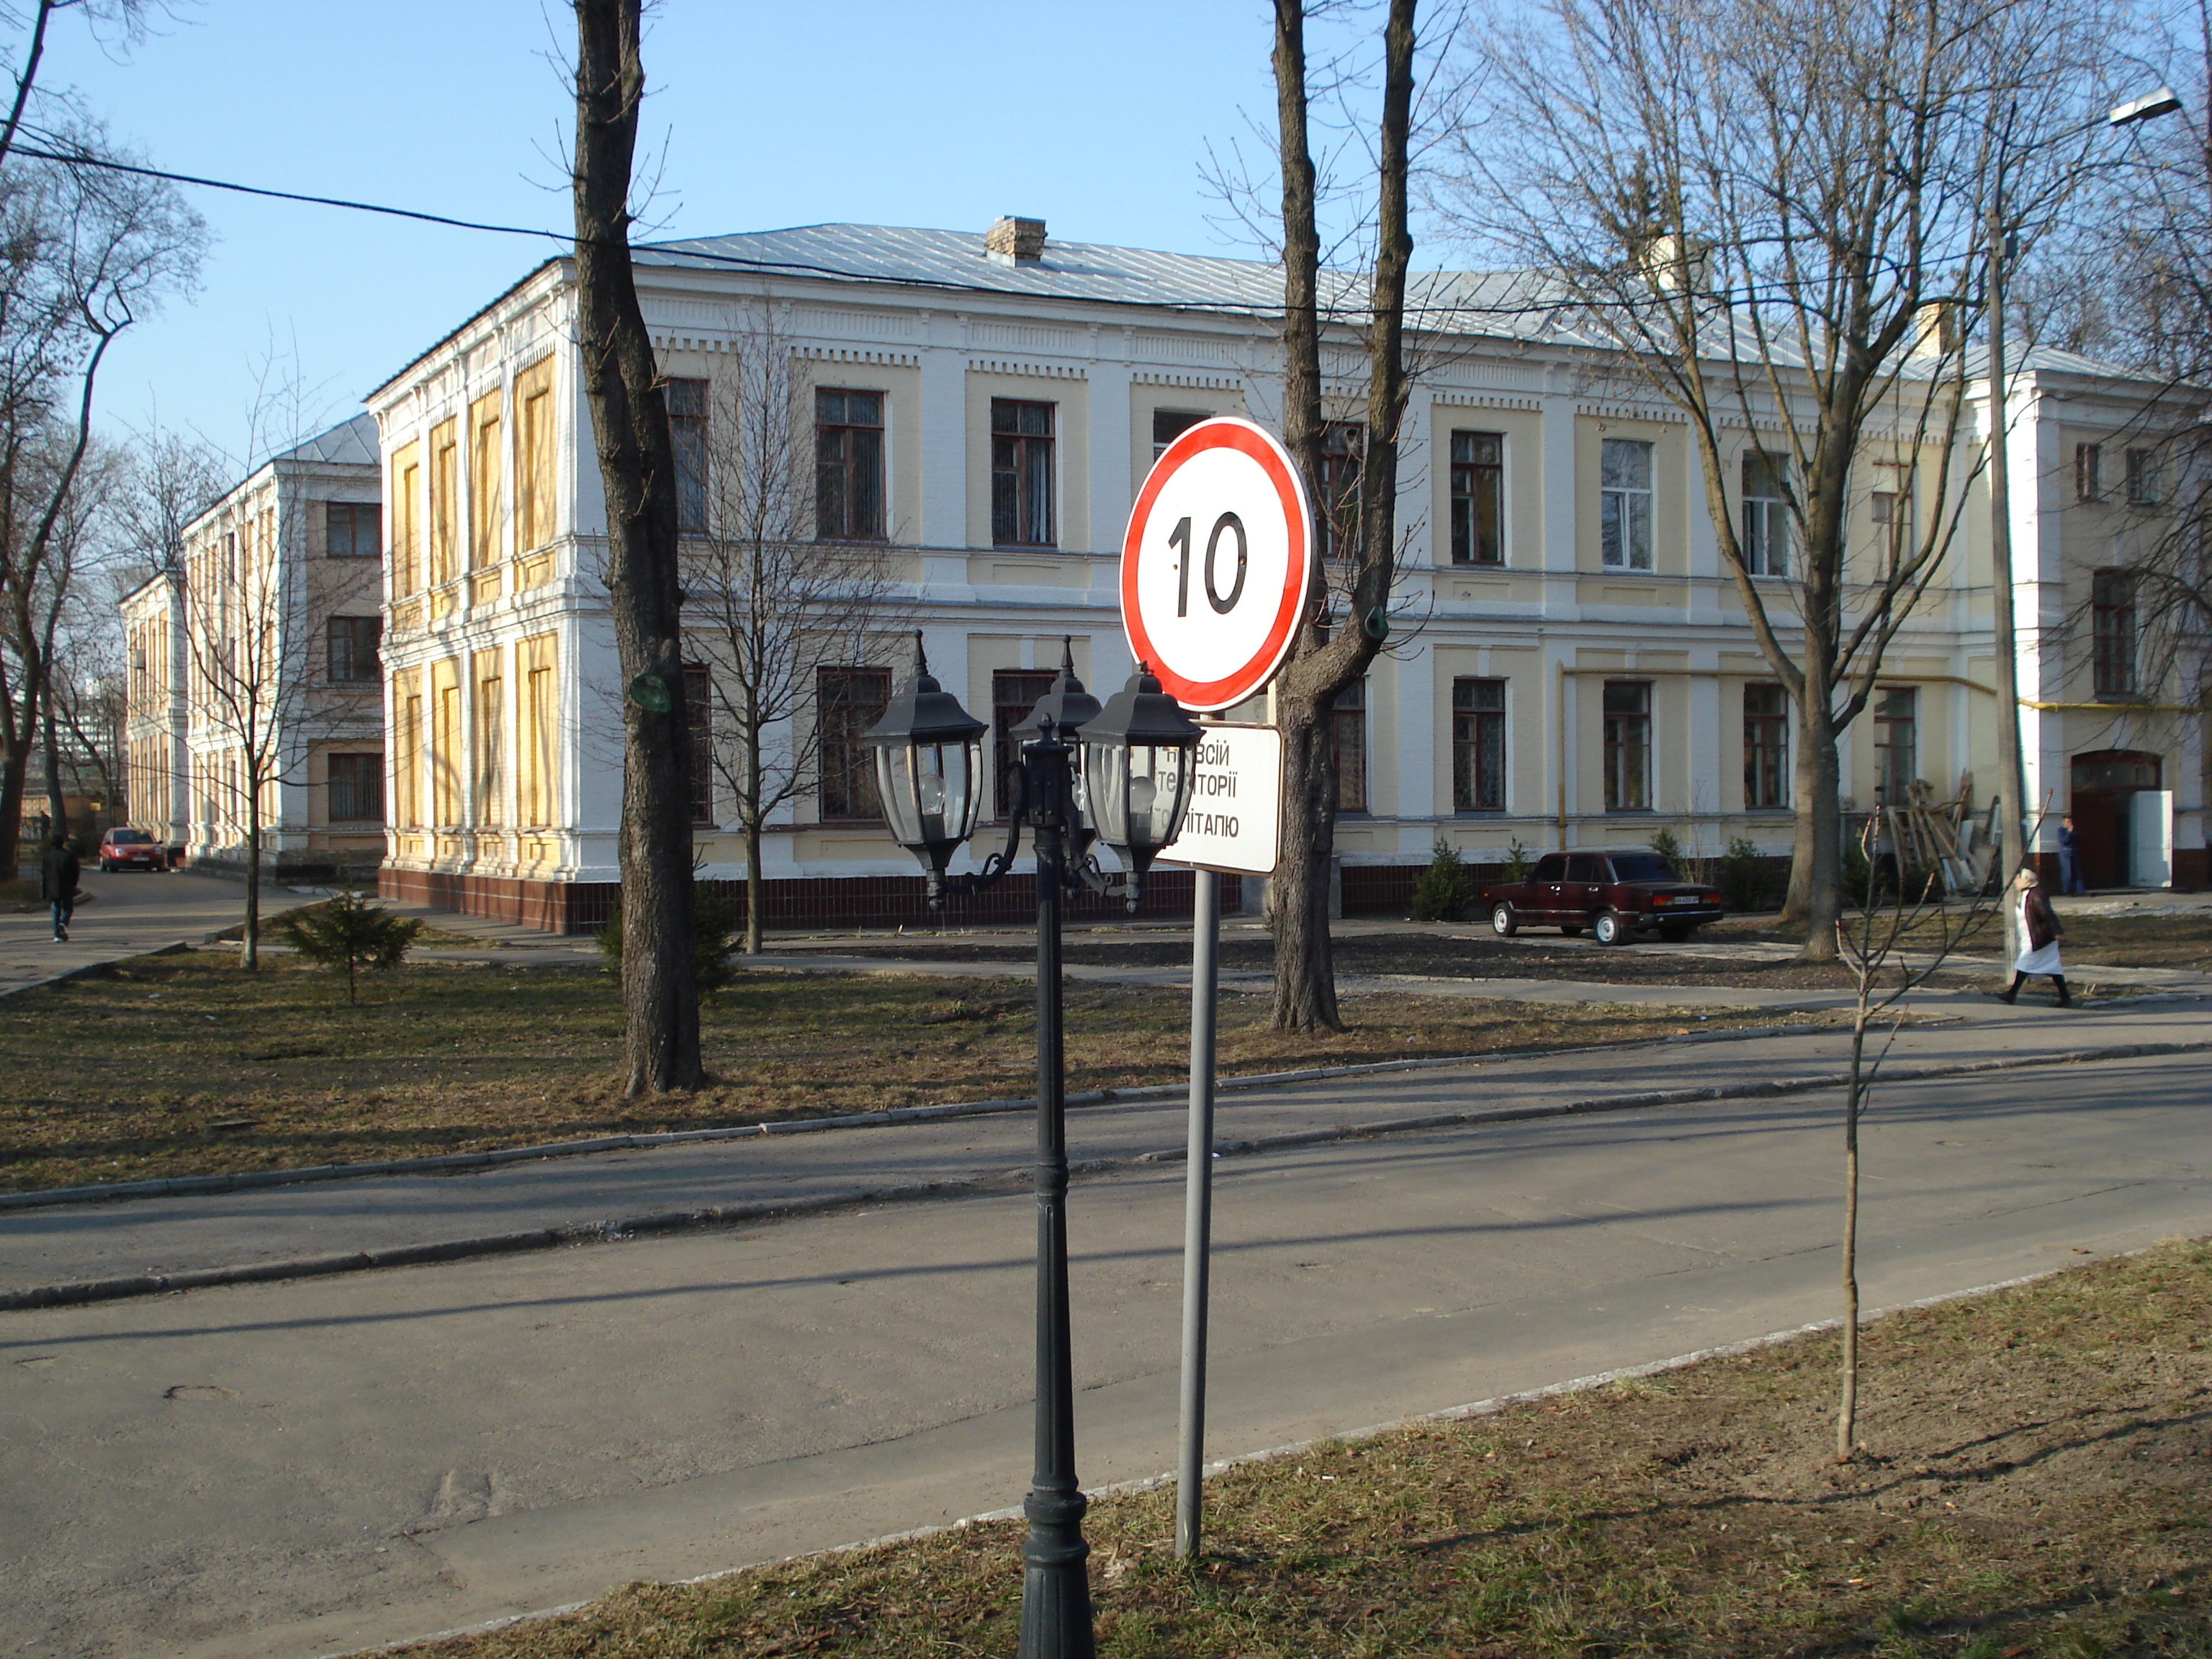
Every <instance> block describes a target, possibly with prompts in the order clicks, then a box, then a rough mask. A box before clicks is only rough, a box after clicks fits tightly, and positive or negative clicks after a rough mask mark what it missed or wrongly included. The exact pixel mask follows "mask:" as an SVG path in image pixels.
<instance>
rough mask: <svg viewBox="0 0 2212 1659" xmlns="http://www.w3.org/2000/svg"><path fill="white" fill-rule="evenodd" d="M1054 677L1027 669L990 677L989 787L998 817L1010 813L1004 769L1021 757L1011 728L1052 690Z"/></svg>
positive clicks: (1010, 787) (1009, 791) (1010, 795)
mask: <svg viewBox="0 0 2212 1659" xmlns="http://www.w3.org/2000/svg"><path fill="white" fill-rule="evenodd" d="M1053 678H1054V676H1052V675H1051V674H1048V673H1045V672H1042V671H1035V670H1030V669H1021V668H1010V669H1002V670H1000V671H999V672H997V673H995V674H994V675H992V676H991V787H993V788H994V789H995V790H996V791H997V792H998V794H997V800H998V809H999V816H1000V817H1002V818H1003V817H1006V816H1007V815H1008V814H1009V813H1011V812H1012V810H1013V792H1014V786H1013V785H1012V784H1011V783H1009V782H1008V781H1007V780H1006V770H1007V769H1008V768H1009V767H1012V766H1013V765H1015V764H1016V763H1018V762H1019V761H1020V759H1021V757H1022V750H1021V745H1020V744H1018V743H1016V742H1015V741H1014V728H1015V727H1016V726H1019V725H1020V724H1021V723H1022V722H1023V721H1024V720H1027V719H1028V718H1029V717H1030V710H1031V709H1033V708H1036V706H1037V699H1038V698H1040V697H1042V696H1044V694H1045V693H1046V692H1048V691H1049V690H1052V682H1053Z"/></svg>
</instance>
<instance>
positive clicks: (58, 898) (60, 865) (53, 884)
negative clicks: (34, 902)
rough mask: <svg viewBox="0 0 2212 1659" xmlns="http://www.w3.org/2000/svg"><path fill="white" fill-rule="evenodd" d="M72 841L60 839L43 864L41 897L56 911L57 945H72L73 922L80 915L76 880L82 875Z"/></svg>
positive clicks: (55, 937)
mask: <svg viewBox="0 0 2212 1659" xmlns="http://www.w3.org/2000/svg"><path fill="white" fill-rule="evenodd" d="M81 868H82V866H79V865H78V863H77V861H76V854H75V853H73V852H71V851H70V844H69V837H68V836H55V837H54V840H53V845H52V846H51V847H49V848H46V856H45V857H44V858H42V859H40V860H39V896H40V898H42V899H44V900H46V902H47V903H48V904H49V905H50V906H52V908H53V914H54V943H55V944H57V945H65V944H67V943H68V942H69V925H70V917H72V916H74V915H76V878H77V876H78V874H79V873H80V872H81Z"/></svg>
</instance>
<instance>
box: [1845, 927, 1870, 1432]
mask: <svg viewBox="0 0 2212 1659" xmlns="http://www.w3.org/2000/svg"><path fill="white" fill-rule="evenodd" d="M1869 898H1871V895H1869ZM1873 971H1874V969H1873V965H1872V964H1871V963H1860V964H1859V1007H1858V1018H1857V1020H1855V1021H1854V1022H1853V1024H1852V1026H1851V1073H1850V1087H1849V1088H1848V1089H1847V1090H1846V1091H1844V1241H1843V1246H1844V1247H1843V1268H1844V1362H1843V1376H1842V1378H1841V1388H1840V1390H1839V1395H1840V1397H1839V1398H1838V1401H1837V1407H1836V1462H1838V1463H1848V1462H1850V1461H1851V1457H1852V1455H1853V1452H1854V1450H1855V1449H1856V1447H1857V1443H1858V1424H1859V1108H1860V1106H1861V1104H1862V1103H1863V1101H1864V1098H1865V1083H1864V1069H1863V1068H1864V1066H1865V1056H1866V1024H1867V994H1868V992H1869V989H1870V988H1871V985H1870V981H1869V979H1868V977H1867V976H1868V975H1870V974H1871V973H1872V972H1873Z"/></svg>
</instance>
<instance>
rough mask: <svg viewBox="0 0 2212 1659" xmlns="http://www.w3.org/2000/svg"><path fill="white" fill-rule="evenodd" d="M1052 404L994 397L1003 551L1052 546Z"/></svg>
mask: <svg viewBox="0 0 2212 1659" xmlns="http://www.w3.org/2000/svg"><path fill="white" fill-rule="evenodd" d="M1052 416H1053V405H1052V404H1030V403H1020V402H1018V401H1016V400H1015V399H1013V398H992V399H991V539H992V541H993V542H994V543H996V544H998V545H1000V546H1001V547H1051V546H1054V544H1055V543H1056V539H1057V538H1055V536H1054V531H1053V520H1052Z"/></svg>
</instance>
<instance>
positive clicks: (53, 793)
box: [41, 680, 69, 836]
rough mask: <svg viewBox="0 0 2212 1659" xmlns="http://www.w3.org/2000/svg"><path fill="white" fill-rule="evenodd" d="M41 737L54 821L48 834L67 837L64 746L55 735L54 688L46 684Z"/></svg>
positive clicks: (49, 813)
mask: <svg viewBox="0 0 2212 1659" xmlns="http://www.w3.org/2000/svg"><path fill="white" fill-rule="evenodd" d="M41 736H42V738H43V739H44V741H45V744H46V816H47V817H48V818H49V819H51V820H52V823H51V824H50V826H49V830H48V833H50V834H52V835H57V836H65V835H67V834H68V833H69V801H68V799H66V798H65V797H64V795H63V794H62V746H61V743H60V740H59V739H58V738H57V737H56V736H55V734H54V687H53V682H52V681H51V680H49V681H47V682H46V719H45V721H44V730H43V732H41Z"/></svg>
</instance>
